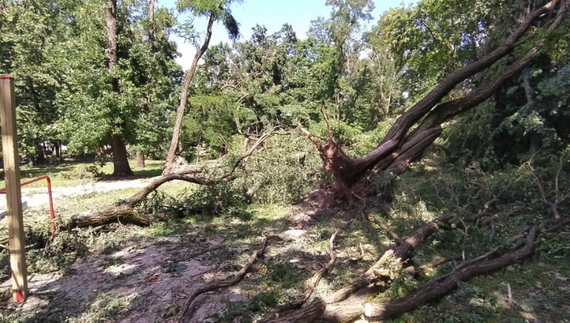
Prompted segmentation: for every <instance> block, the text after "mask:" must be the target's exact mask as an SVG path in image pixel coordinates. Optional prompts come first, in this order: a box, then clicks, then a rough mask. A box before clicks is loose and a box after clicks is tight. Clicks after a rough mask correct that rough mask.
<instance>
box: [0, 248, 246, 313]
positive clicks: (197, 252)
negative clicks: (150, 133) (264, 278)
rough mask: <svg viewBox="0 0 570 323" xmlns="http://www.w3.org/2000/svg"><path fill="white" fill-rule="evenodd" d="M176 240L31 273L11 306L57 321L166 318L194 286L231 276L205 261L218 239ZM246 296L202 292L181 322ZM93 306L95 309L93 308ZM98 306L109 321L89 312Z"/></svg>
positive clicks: (233, 291) (215, 250) (232, 292)
mask: <svg viewBox="0 0 570 323" xmlns="http://www.w3.org/2000/svg"><path fill="white" fill-rule="evenodd" d="M177 240H178V239H161V240H160V241H159V242H156V243H144V244H141V245H138V244H137V243H135V242H133V243H129V244H127V245H125V246H124V248H122V249H121V250H118V251H115V252H113V253H110V254H108V255H104V254H102V255H101V256H97V257H87V258H85V259H79V260H78V261H76V262H75V263H74V264H73V265H72V266H71V268H69V270H68V272H67V273H66V274H65V275H62V274H56V273H54V274H47V275H32V276H30V277H29V289H30V296H29V298H28V300H27V301H26V302H25V303H24V304H23V305H21V306H18V305H16V304H12V308H11V309H10V310H14V311H16V312H22V313H21V314H23V315H22V316H26V317H28V320H27V321H28V322H46V321H51V322H61V321H64V320H65V318H69V317H76V318H78V320H77V321H78V322H94V321H97V322H100V321H120V322H163V321H168V319H169V318H171V316H173V315H174V314H175V313H176V312H177V311H178V309H179V307H180V306H181V305H182V304H184V302H185V300H186V299H187V297H188V295H189V294H190V293H192V292H193V291H194V290H195V289H197V288H199V287H202V286H203V285H205V284H207V283H208V282H210V281H212V280H214V279H215V280H218V279H224V278H226V277H227V276H228V275H229V276H230V277H231V276H232V273H221V272H219V271H218V268H219V264H216V263H212V262H211V261H207V260H205V259H215V258H216V253H218V252H220V249H223V248H224V246H223V240H222V239H215V240H207V241H203V242H201V243H199V245H192V246H188V247H187V248H181V244H180V241H177ZM207 250H211V251H207ZM246 280H247V277H246ZM9 288H10V281H5V282H4V283H3V284H2V285H0V289H1V290H6V289H9ZM247 299H248V295H247V294H246V293H244V292H243V291H241V290H240V289H239V287H235V288H229V289H222V290H219V291H216V292H212V293H207V294H204V295H202V296H200V297H198V298H197V299H196V300H195V301H194V303H193V306H192V308H190V309H189V310H188V315H186V316H185V318H184V320H183V322H215V321H214V320H212V319H211V316H212V315H213V314H216V313H218V312H220V311H221V310H222V309H223V308H224V307H225V304H226V303H227V302H235V301H245V300H247ZM101 302H102V303H101ZM113 302H115V303H113ZM98 305H99V309H97V308H93V307H94V306H95V307H97V306H98ZM101 307H104V308H106V309H107V310H108V311H111V312H110V313H108V315H109V317H108V319H109V320H102V319H103V318H102V317H98V318H96V317H90V316H89V312H90V311H92V312H93V314H95V315H97V316H101V313H102V310H101ZM113 309H116V310H117V311H113ZM103 313H104V310H103Z"/></svg>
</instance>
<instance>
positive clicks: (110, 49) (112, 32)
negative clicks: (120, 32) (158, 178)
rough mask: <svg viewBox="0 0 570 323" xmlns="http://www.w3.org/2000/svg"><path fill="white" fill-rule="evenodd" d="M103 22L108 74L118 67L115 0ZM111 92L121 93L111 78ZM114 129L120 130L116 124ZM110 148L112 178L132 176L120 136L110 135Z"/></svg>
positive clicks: (108, 5) (111, 1)
mask: <svg viewBox="0 0 570 323" xmlns="http://www.w3.org/2000/svg"><path fill="white" fill-rule="evenodd" d="M105 20H106V23H107V37H108V44H107V50H106V51H105V53H106V55H107V60H108V68H109V72H112V71H113V69H115V68H116V67H117V65H118V62H119V58H118V56H117V0H109V2H108V3H107V8H106V9H105ZM111 84H112V87H113V91H114V92H115V93H117V94H119V93H120V92H121V90H120V88H119V79H118V78H117V77H113V78H112V79H111ZM115 126H116V127H119V128H122V127H123V126H122V125H120V124H118V125H115ZM111 146H112V149H113V176H116V177H123V176H132V175H133V171H132V170H131V167H130V166H129V160H128V157H127V148H126V146H125V142H124V140H123V138H122V136H121V135H120V134H111Z"/></svg>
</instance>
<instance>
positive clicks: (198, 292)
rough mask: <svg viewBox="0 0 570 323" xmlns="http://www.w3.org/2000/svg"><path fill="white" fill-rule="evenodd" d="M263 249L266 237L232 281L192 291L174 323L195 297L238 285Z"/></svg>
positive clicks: (184, 312) (182, 315)
mask: <svg viewBox="0 0 570 323" xmlns="http://www.w3.org/2000/svg"><path fill="white" fill-rule="evenodd" d="M265 247H267V237H263V244H262V246H261V248H260V249H259V250H257V251H256V252H254V253H253V255H252V256H251V258H250V259H249V262H248V263H247V264H246V265H245V266H243V268H242V269H241V270H240V271H239V272H238V273H237V274H236V275H235V276H234V278H233V279H232V280H228V281H223V282H215V283H212V284H209V285H207V286H204V287H202V288H198V289H197V290H196V291H194V292H193V293H192V295H190V297H188V299H187V300H186V302H185V303H184V305H183V306H182V309H181V310H180V313H178V315H177V316H176V318H175V319H174V322H175V323H178V322H180V320H181V319H182V318H183V317H184V315H185V314H186V311H188V308H190V305H192V302H193V301H194V300H195V299H196V297H198V296H200V295H202V294H204V293H207V292H211V291H214V290H216V289H220V288H228V287H231V286H234V285H236V284H237V283H239V282H240V281H241V280H242V279H243V278H244V277H245V275H246V274H247V272H248V271H249V269H250V268H251V266H252V265H253V264H254V263H255V262H256V261H257V259H259V258H260V257H262V256H263V253H264V252H265Z"/></svg>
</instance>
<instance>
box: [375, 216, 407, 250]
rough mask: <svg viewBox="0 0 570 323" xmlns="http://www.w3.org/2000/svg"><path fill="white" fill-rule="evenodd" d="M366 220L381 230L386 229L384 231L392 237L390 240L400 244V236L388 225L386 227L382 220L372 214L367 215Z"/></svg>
mask: <svg viewBox="0 0 570 323" xmlns="http://www.w3.org/2000/svg"><path fill="white" fill-rule="evenodd" d="M368 220H369V221H370V222H372V223H374V224H376V225H377V226H379V227H380V228H382V230H384V231H386V233H387V234H388V235H389V236H390V238H392V240H394V241H396V244H400V242H401V240H402V239H401V238H400V236H399V235H398V234H397V233H396V232H394V231H392V229H390V227H388V226H387V225H386V224H385V223H384V222H382V221H380V220H378V219H376V218H375V217H374V216H370V217H368Z"/></svg>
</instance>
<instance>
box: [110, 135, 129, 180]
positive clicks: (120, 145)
mask: <svg viewBox="0 0 570 323" xmlns="http://www.w3.org/2000/svg"><path fill="white" fill-rule="evenodd" d="M111 147H112V149H113V176H114V177H125V176H133V171H132V170H131V166H129V159H128V156H127V147H126V146H125V142H124V141H123V138H121V136H119V135H111Z"/></svg>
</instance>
